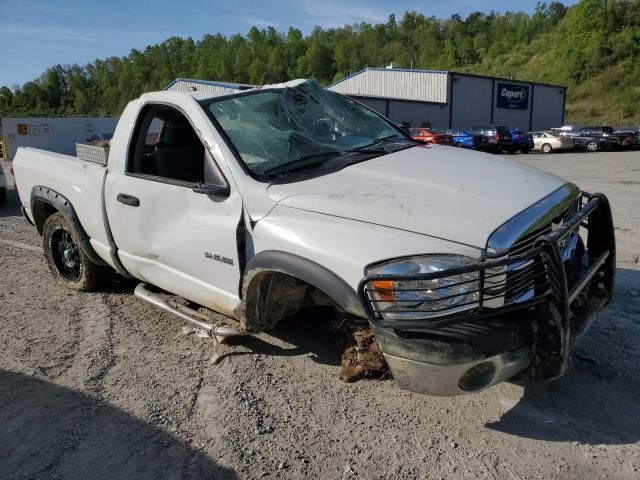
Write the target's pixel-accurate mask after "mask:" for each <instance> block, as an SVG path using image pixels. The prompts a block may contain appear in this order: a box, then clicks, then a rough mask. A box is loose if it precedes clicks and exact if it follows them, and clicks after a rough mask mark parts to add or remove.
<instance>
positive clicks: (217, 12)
mask: <svg viewBox="0 0 640 480" xmlns="http://www.w3.org/2000/svg"><path fill="white" fill-rule="evenodd" d="M536 1H537V0H519V1H518V2H513V1H508V0H490V1H485V2H481V3H478V2H477V1H474V0H449V1H433V0H431V1H423V0H412V1H409V0H393V1H390V0H386V1H383V0H368V1H366V0H352V1H350V0H297V1H289V2H287V1H280V0H272V1H269V0H262V1H261V0H241V1H238V0H235V1H228V0H227V1H213V0H187V1H184V0H182V1H180V0H173V1H167V0H153V1H151V0H129V1H125V0H102V1H100V2H97V1H95V0H83V1H79V0H0V60H1V63H0V85H7V86H10V87H12V86H14V85H19V84H23V83H24V82H26V81H29V80H33V79H35V78H37V77H39V76H40V75H41V74H42V72H44V70H46V69H47V68H48V67H50V66H52V65H56V64H61V65H67V64H74V63H77V64H80V65H84V64H87V63H89V62H92V61H93V60H95V59H96V58H105V57H108V56H114V55H116V56H123V55H127V54H128V53H129V52H130V51H131V49H134V48H136V49H139V50H143V49H144V48H145V47H146V46H147V45H152V44H154V43H158V42H161V41H163V40H165V39H166V38H168V37H170V36H174V35H177V36H181V37H188V36H190V37H192V38H193V39H195V40H198V39H199V38H201V37H202V36H203V35H204V34H206V33H212V34H213V33H222V34H223V35H232V34H234V33H241V34H246V33H247V32H248V30H249V28H251V26H254V25H255V26H256V27H258V28H266V27H267V26H273V27H274V28H276V29H277V30H280V31H285V32H286V30H287V29H288V28H289V26H293V27H296V28H299V29H300V30H302V32H303V33H309V32H310V31H311V30H312V29H313V27H314V26H316V25H320V26H322V27H335V26H339V25H344V24H353V23H357V22H362V21H364V22H369V23H378V22H385V21H386V20H387V18H388V17H389V15H390V14H391V13H395V14H396V17H397V18H398V19H400V18H401V16H402V14H403V13H404V12H405V11H407V10H415V11H418V12H420V13H423V14H425V15H435V16H437V17H442V18H447V17H449V16H451V15H453V14H455V13H457V14H460V15H461V16H463V17H464V16H466V15H468V14H469V13H471V12H473V11H476V10H482V11H485V12H489V11H491V10H494V11H497V12H505V11H507V10H524V11H527V12H532V11H533V9H534V8H535V4H536ZM564 3H573V2H564Z"/></svg>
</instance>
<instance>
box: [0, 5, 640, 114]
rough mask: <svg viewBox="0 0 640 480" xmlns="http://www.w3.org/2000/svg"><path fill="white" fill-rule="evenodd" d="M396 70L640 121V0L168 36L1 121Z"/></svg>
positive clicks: (20, 100)
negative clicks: (201, 83) (197, 84)
mask: <svg viewBox="0 0 640 480" xmlns="http://www.w3.org/2000/svg"><path fill="white" fill-rule="evenodd" d="M605 7H606V8H605ZM391 62H393V64H394V66H397V67H399V68H418V69H441V70H453V71H460V72H470V73H477V74H487V75H497V76H501V77H507V78H514V79H519V80H532V81H539V82H549V83H557V84H563V85H567V86H568V87H569V97H568V103H567V118H568V120H569V121H576V122H586V123H607V124H611V125H620V124H625V125H631V124H635V125H638V124H640V0H609V1H608V2H605V1H601V0H582V1H581V2H579V3H578V4H576V5H575V6H572V7H569V8H567V7H565V6H564V5H563V4H561V3H558V2H551V3H548V4H546V3H542V4H538V6H537V8H536V9H535V11H534V12H533V13H532V14H526V13H521V12H518V13H515V12H506V13H504V14H498V13H494V12H490V13H481V12H476V13H472V14H471V15H469V16H468V17H466V18H461V17H460V16H458V15H453V16H451V18H448V19H441V18H435V17H432V16H426V15H424V14H422V13H419V12H406V13H405V14H404V15H403V16H402V18H400V19H398V18H396V17H395V16H394V15H391V16H390V17H389V19H388V21H387V22H386V23H384V24H376V25H371V24H367V23H360V24H356V25H345V26H343V27H339V28H330V29H323V28H321V27H316V28H315V29H314V30H313V31H312V32H311V33H310V34H308V35H303V34H302V32H301V31H300V30H298V29H295V28H289V30H288V31H287V32H286V33H284V32H279V31H277V30H275V29H274V28H271V27H269V28H266V29H258V28H255V27H254V28H251V29H250V30H249V32H248V33H247V35H246V36H242V35H240V34H237V35H233V36H230V37H225V36H222V35H220V34H211V35H205V36H204V37H203V38H202V39H200V40H194V39H192V38H178V37H171V38H168V39H167V40H165V41H164V42H162V43H160V44H156V45H151V46H148V47H147V48H146V49H144V50H143V51H139V50H132V51H131V53H130V54H129V55H128V56H126V57H111V58H106V59H98V60H95V61H94V62H93V63H90V64H88V65H84V66H79V65H69V66H61V65H56V66H53V67H51V68H49V69H48V70H47V71H45V72H44V73H43V74H42V76H41V77H40V78H38V79H36V80H34V81H31V82H27V83H25V84H24V85H22V86H20V87H12V88H10V87H8V86H5V87H2V88H0V109H1V110H2V113H3V115H4V116H24V115H32V116H36V115H37V116H42V115H51V116H78V115H118V114H119V113H120V112H121V111H122V109H123V108H124V106H125V105H126V103H127V102H128V101H129V100H131V99H132V98H134V97H136V96H138V95H139V94H141V93H143V92H145V91H150V90H157V89H161V88H162V87H164V86H165V85H166V84H168V83H169V82H170V81H171V80H172V79H174V78H176V77H189V78H199V79H214V80H221V81H232V82H241V83H251V84H265V83H272V82H281V81H285V80H289V79H292V78H297V77H307V78H315V79H317V80H319V81H320V82H321V83H323V84H328V83H331V82H333V81H336V80H339V79H340V78H343V77H344V76H345V75H348V74H349V73H350V72H355V71H357V70H360V69H361V68H363V67H365V66H385V65H388V64H389V63H391Z"/></svg>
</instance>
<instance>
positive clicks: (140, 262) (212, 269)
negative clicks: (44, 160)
mask: <svg viewBox="0 0 640 480" xmlns="http://www.w3.org/2000/svg"><path fill="white" fill-rule="evenodd" d="M108 178H110V181H108V182H107V185H106V186H105V197H106V202H107V207H108V208H107V211H108V217H109V224H110V226H111V230H112V233H113V237H114V239H115V242H116V244H117V246H118V255H119V257H120V260H121V262H122V264H123V265H124V267H125V268H126V269H127V271H129V273H131V274H132V275H133V276H135V277H136V278H138V279H140V280H143V281H145V282H148V283H150V284H153V285H156V286H158V287H160V288H162V289H164V290H167V291H169V292H172V293H174V294H177V295H180V296H181V297H184V298H187V299H189V300H191V301H194V302H196V303H198V304H200V305H204V306H206V307H209V308H211V309H213V310H216V311H219V312H221V313H223V314H226V315H229V316H235V314H234V309H236V307H237V306H238V304H239V284H240V264H239V259H238V246H237V240H236V232H237V229H238V224H239V222H240V219H241V214H242V200H241V197H240V195H239V193H238V192H237V191H236V190H235V189H230V190H229V189H228V191H227V194H226V195H224V194H221V195H215V194H211V192H209V193H198V191H197V190H200V191H202V189H198V188H195V187H196V186H200V187H202V184H203V183H205V184H224V183H226V185H227V186H228V185H229V184H228V183H227V180H226V179H225V178H224V176H223V175H222V173H221V171H220V169H219V168H218V166H217V163H216V161H215V159H214V158H213V157H212V155H211V153H210V152H209V151H208V149H207V148H206V147H205V146H204V145H203V143H202V141H201V140H200V137H199V135H198V134H197V133H196V129H194V127H193V125H191V123H190V122H189V120H188V119H187V118H186V116H185V115H184V114H182V113H181V112H180V111H178V110H177V109H175V108H173V107H170V106H167V105H148V106H146V107H144V108H143V109H142V111H141V112H140V115H139V117H138V121H137V124H136V127H135V129H134V133H133V137H132V139H131V144H130V147H129V151H128V156H127V159H126V162H125V174H124V175H122V174H120V175H117V176H111V175H109V177H108ZM194 188H195V190H194Z"/></svg>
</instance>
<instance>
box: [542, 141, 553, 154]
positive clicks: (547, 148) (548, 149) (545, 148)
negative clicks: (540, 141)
mask: <svg viewBox="0 0 640 480" xmlns="http://www.w3.org/2000/svg"><path fill="white" fill-rule="evenodd" d="M541 150H542V153H551V150H553V148H552V147H551V145H549V144H548V143H545V144H544V145H542V148H541Z"/></svg>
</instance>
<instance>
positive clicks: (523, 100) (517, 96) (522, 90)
mask: <svg viewBox="0 0 640 480" xmlns="http://www.w3.org/2000/svg"><path fill="white" fill-rule="evenodd" d="M528 105H529V87H528V86H523V85H514V84H511V83H498V102H497V105H496V106H497V107H498V108H515V109H518V110H526V109H527V106H528Z"/></svg>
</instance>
